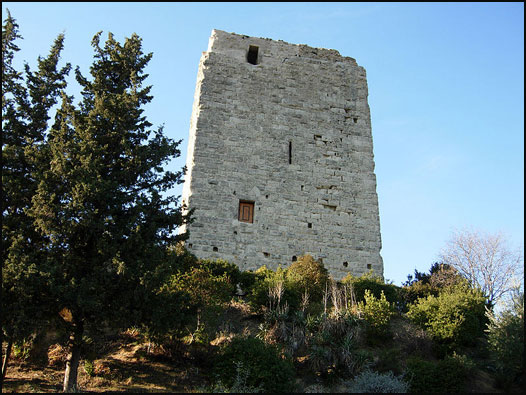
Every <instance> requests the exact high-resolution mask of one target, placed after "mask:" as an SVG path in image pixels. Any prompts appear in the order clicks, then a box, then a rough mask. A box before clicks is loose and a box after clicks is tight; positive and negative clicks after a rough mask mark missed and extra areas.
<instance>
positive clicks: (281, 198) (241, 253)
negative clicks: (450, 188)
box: [183, 30, 383, 278]
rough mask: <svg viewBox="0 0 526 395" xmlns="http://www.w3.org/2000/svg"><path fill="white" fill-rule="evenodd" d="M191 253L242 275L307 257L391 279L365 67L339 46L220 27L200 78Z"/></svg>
mask: <svg viewBox="0 0 526 395" xmlns="http://www.w3.org/2000/svg"><path fill="white" fill-rule="evenodd" d="M187 169H188V172H187V175H186V181H185V184H184V188H183V203H185V204H186V205H188V207H189V208H195V213H194V218H195V222H194V223H193V224H191V225H190V226H189V230H190V238H189V239H188V241H187V242H186V246H187V248H188V249H189V250H190V251H191V252H192V253H194V254H195V255H196V256H198V257H199V258H210V259H216V258H221V259H225V260H228V261H230V262H233V263H235V264H237V265H238V266H239V267H240V268H241V269H243V270H249V269H256V268H258V267H260V266H262V265H266V266H267V267H269V268H272V269H276V268H277V267H278V265H282V266H283V267H286V266H288V265H289V264H290V263H291V262H293V261H294V260H296V258H297V257H299V256H300V255H303V254H306V253H308V254H310V255H312V256H313V257H314V258H316V259H321V260H322V262H323V264H324V265H325V267H326V268H328V269H329V271H330V273H331V274H332V275H333V276H334V277H335V278H342V277H343V276H344V275H346V274H347V273H349V272H351V273H353V274H355V275H359V274H361V273H364V272H367V271H368V270H369V269H373V271H374V272H375V273H376V274H378V275H383V263H382V258H381V256H380V248H381V239H380V220H379V214H378V197H377V194H376V177H375V174H374V159H373V142H372V134H371V118H370V114H369V105H368V104H367V81H366V76H365V69H364V68H363V67H360V66H358V64H357V63H356V61H355V60H354V59H353V58H349V57H344V56H341V55H340V54H339V53H338V51H335V50H330V49H321V48H311V47H308V46H306V45H295V44H289V43H286V42H283V41H274V40H270V39H265V38H254V37H248V36H243V35H238V34H232V33H226V32H223V31H220V30H213V31H212V36H211V37H210V41H209V44H208V50H207V51H206V52H203V55H202V57H201V61H200V64H199V71H198V74H197V86H196V91H195V97H194V106H193V113H192V118H191V122H190V137H189V140H188V156H187Z"/></svg>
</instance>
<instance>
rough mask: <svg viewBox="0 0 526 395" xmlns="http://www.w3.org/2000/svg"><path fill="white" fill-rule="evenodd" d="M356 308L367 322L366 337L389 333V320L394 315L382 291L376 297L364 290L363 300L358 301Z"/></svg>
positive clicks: (382, 335)
mask: <svg viewBox="0 0 526 395" xmlns="http://www.w3.org/2000/svg"><path fill="white" fill-rule="evenodd" d="M358 309H359V310H360V311H361V313H362V317H363V319H364V320H365V322H366V324H367V334H368V338H370V339H372V338H385V337H387V336H388V334H389V321H390V320H391V317H392V316H393V315H394V309H393V307H392V306H391V304H390V303H389V302H388V301H387V299H386V298H385V295H384V292H383V291H381V292H380V297H379V298H376V297H375V296H374V295H373V294H372V293H371V291H369V290H368V289H367V290H365V295H364V302H360V303H359V307H358Z"/></svg>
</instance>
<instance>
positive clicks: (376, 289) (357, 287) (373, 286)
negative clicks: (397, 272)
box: [342, 271, 399, 305]
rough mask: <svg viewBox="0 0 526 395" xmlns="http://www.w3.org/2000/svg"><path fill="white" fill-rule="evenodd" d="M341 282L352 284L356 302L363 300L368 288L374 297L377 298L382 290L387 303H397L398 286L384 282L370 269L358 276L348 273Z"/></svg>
mask: <svg viewBox="0 0 526 395" xmlns="http://www.w3.org/2000/svg"><path fill="white" fill-rule="evenodd" d="M342 283H343V284H351V285H352V288H353V291H354V295H355V297H356V301H357V302H360V301H364V297H365V291H366V290H369V291H371V293H372V294H373V295H374V296H375V297H376V298H379V297H380V294H381V293H382V292H383V293H384V295H385V298H386V299H387V301H388V302H389V303H393V304H395V305H396V304H398V301H399V295H398V294H399V287H397V286H396V285H394V284H386V283H385V282H384V280H383V279H382V278H381V277H378V276H375V275H374V274H373V272H372V271H370V272H367V273H366V274H363V275H362V276H360V277H355V276H353V275H352V274H350V273H349V274H348V275H347V276H345V277H344V278H343V279H342Z"/></svg>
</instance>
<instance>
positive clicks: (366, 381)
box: [345, 370, 409, 394]
mask: <svg viewBox="0 0 526 395" xmlns="http://www.w3.org/2000/svg"><path fill="white" fill-rule="evenodd" d="M345 384H346V391H347V392H350V393H372V394H385V393H395V394H397V393H407V392H408V390H409V385H408V384H407V383H406V382H405V381H404V380H403V379H402V378H401V377H397V376H395V375H394V374H393V372H387V373H377V372H371V371H369V370H366V371H364V372H362V373H361V374H359V375H358V376H357V377H355V378H354V380H352V381H351V382H347V383H345Z"/></svg>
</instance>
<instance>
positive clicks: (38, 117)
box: [1, 10, 70, 381]
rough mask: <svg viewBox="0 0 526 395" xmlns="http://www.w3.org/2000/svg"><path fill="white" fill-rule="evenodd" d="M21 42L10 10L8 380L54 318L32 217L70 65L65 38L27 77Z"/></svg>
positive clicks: (6, 49) (5, 247) (6, 38)
mask: <svg viewBox="0 0 526 395" xmlns="http://www.w3.org/2000/svg"><path fill="white" fill-rule="evenodd" d="M19 38H21V36H20V35H19V33H18V24H17V23H16V21H15V19H14V18H12V16H11V14H10V13H9V10H8V11H7V18H6V20H5V21H4V24H3V29H2V295H1V299H2V334H3V335H4V336H5V337H6V340H7V344H8V347H7V352H6V354H5V355H4V361H3V364H2V376H1V377H2V381H3V378H4V377H5V373H6V369H7V362H8V358H9V353H10V350H11V345H12V344H13V342H14V341H20V340H22V339H23V338H25V337H26V336H28V335H29V334H30V333H32V332H33V331H35V329H36V328H37V327H39V326H42V323H43V322H46V321H48V319H49V318H50V316H51V315H53V307H52V305H53V303H52V300H50V299H49V298H48V296H49V293H48V292H46V291H45V288H46V282H47V281H46V272H47V269H46V267H45V259H44V256H43V248H42V247H43V244H44V242H45V237H44V236H43V235H41V234H39V233H38V232H37V231H36V229H35V227H34V225H33V220H32V218H31V217H30V216H29V215H28V209H29V208H30V206H31V199H32V197H33V196H34V194H35V191H36V188H37V183H38V179H39V171H40V167H39V161H38V157H39V155H40V154H39V152H40V151H41V149H42V147H43V146H44V142H45V135H46V131H47V129H48V121H49V111H50V109H51V108H52V107H53V106H54V105H55V104H56V103H57V97H58V95H59V93H60V90H61V89H63V88H64V87H65V76H66V75H67V74H68V72H69V70H70V65H69V64H67V65H66V66H65V67H64V68H62V69H60V70H59V69H57V65H58V61H59V59H60V53H61V51H62V48H63V41H64V37H63V35H59V36H58V37H57V39H56V40H55V43H54V44H53V46H52V47H51V50H50V53H49V55H48V56H47V57H46V58H41V57H39V58H38V69H37V71H36V72H33V71H31V69H30V67H29V65H27V64H26V65H25V73H21V72H18V71H16V70H15V69H14V67H13V64H12V62H13V59H14V55H15V53H16V52H17V51H19V48H18V46H17V45H16V44H15V41H16V40H17V39H19Z"/></svg>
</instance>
